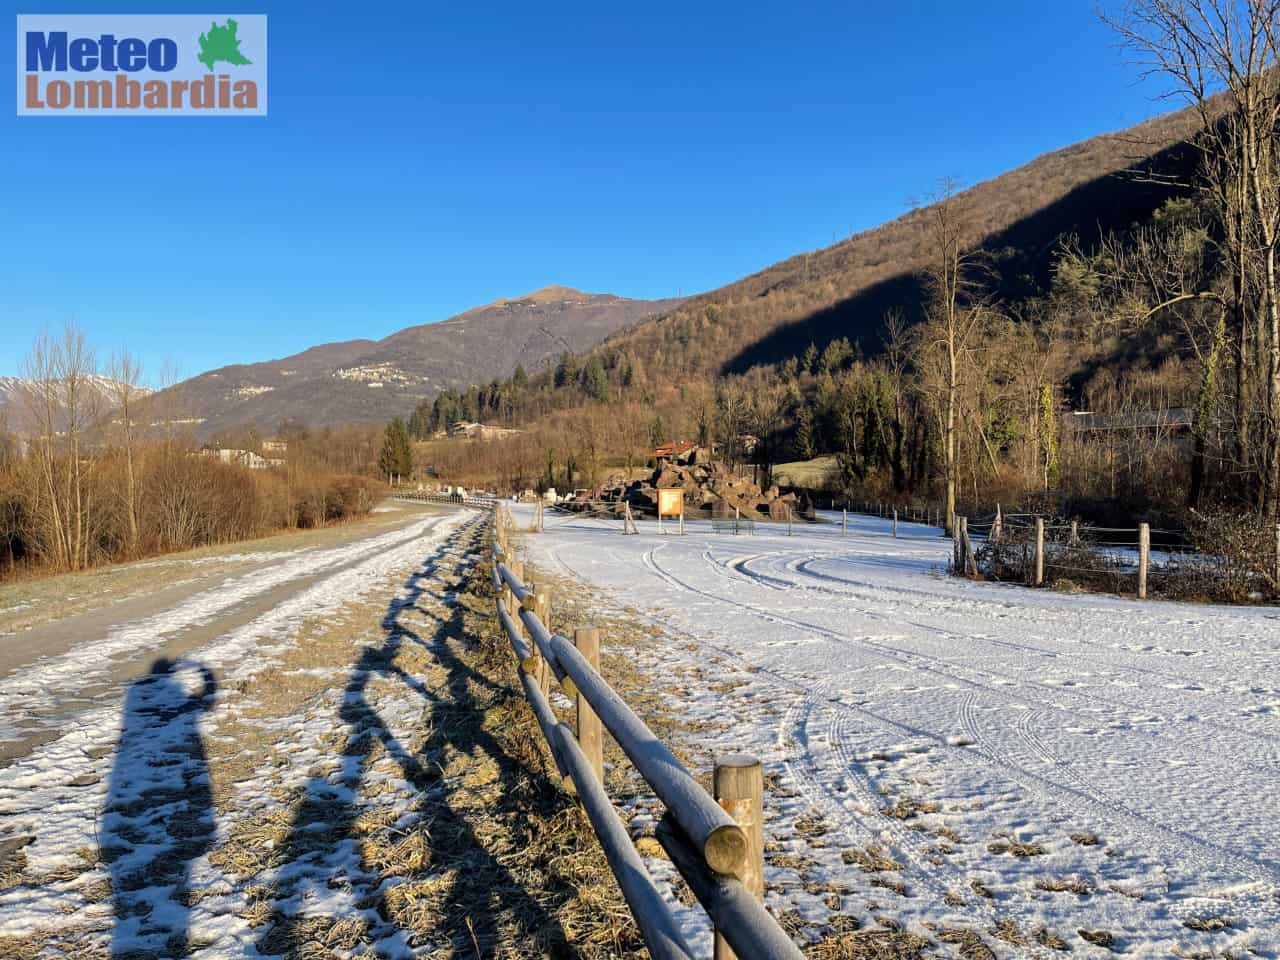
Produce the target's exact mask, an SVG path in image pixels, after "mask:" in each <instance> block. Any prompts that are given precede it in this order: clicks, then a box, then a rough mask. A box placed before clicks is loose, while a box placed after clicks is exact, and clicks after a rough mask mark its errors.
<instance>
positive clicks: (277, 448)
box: [262, 439, 289, 454]
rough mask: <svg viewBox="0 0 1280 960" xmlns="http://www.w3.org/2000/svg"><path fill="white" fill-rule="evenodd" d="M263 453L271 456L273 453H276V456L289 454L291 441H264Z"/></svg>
mask: <svg viewBox="0 0 1280 960" xmlns="http://www.w3.org/2000/svg"><path fill="white" fill-rule="evenodd" d="M262 452H263V453H264V454H271V453H274V454H282V453H288V452H289V441H288V440H278V439H276V440H263V441H262Z"/></svg>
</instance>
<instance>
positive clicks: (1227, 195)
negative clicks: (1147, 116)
mask: <svg viewBox="0 0 1280 960" xmlns="http://www.w3.org/2000/svg"><path fill="white" fill-rule="evenodd" d="M1278 20H1280V0H1131V2H1129V3H1128V4H1127V5H1126V7H1125V11H1124V15H1123V16H1121V17H1119V18H1116V19H1112V20H1109V21H1108V22H1110V23H1111V25H1112V26H1113V27H1114V28H1115V29H1116V30H1117V31H1118V32H1119V34H1120V36H1121V37H1122V38H1123V39H1124V40H1125V42H1126V43H1127V44H1128V45H1129V46H1130V48H1131V49H1133V50H1135V51H1137V52H1138V54H1139V55H1140V57H1141V59H1142V63H1143V66H1144V67H1145V68H1146V70H1147V71H1148V72H1149V73H1151V74H1158V75H1160V76H1163V77H1165V78H1167V79H1168V80H1170V81H1172V83H1173V86H1174V93H1175V95H1178V96H1181V97H1183V98H1184V99H1186V100H1187V101H1189V102H1190V103H1191V104H1192V105H1193V106H1194V107H1195V108H1196V109H1197V110H1198V111H1199V113H1200V116H1201V127H1202V130H1201V138H1200V143H1201V146H1202V149H1203V150H1204V152H1205V155H1206V172H1207V174H1208V176H1207V177H1206V180H1207V183H1208V187H1207V189H1206V192H1207V193H1208V195H1209V196H1210V197H1212V199H1213V200H1214V202H1215V203H1216V204H1217V206H1218V210H1219V214H1220V217H1221V220H1222V223H1223V225H1224V233H1225V234H1226V236H1227V237H1228V242H1229V243H1233V244H1234V245H1235V247H1234V250H1233V251H1232V252H1233V253H1234V255H1235V257H1236V259H1237V262H1236V263H1234V264H1233V267H1232V273H1233V278H1232V280H1233V288H1234V290H1235V291H1236V292H1237V295H1238V298H1239V300H1238V304H1237V305H1236V309H1235V310H1233V314H1234V316H1235V318H1236V323H1237V329H1236V330H1235V331H1234V333H1235V339H1236V352H1237V355H1238V356H1239V357H1240V360H1239V362H1238V364H1237V370H1238V376H1239V377H1241V378H1243V376H1244V374H1245V373H1246V371H1247V366H1246V363H1245V357H1246V350H1248V349H1249V347H1250V346H1252V348H1253V349H1254V350H1255V351H1256V355H1257V357H1258V359H1259V360H1265V371H1266V372H1265V387H1264V390H1263V391H1262V393H1263V398H1264V404H1263V407H1264V411H1265V415H1264V418H1263V425H1264V436H1263V438H1262V461H1263V467H1262V477H1261V484H1260V488H1261V489H1260V494H1261V495H1260V498H1259V500H1260V505H1261V507H1262V509H1263V511H1264V512H1265V513H1267V514H1269V515H1274V514H1275V513H1276V512H1277V506H1278V505H1280V449H1278V441H1280V262H1277V256H1278V253H1280V249H1278V248H1280V143H1278V142H1277V137H1276V131H1277V128H1278V126H1280V75H1278V72H1277V70H1276V67H1277V66H1278V65H1280V27H1278V23H1277V21H1278ZM1247 260H1252V261H1253V269H1252V271H1251V270H1250V267H1249V265H1248V264H1247V263H1246V262H1245V261H1247ZM1251 273H1252V275H1253V276H1255V277H1256V278H1257V291H1256V295H1257V308H1256V309H1257V316H1258V320H1259V322H1258V326H1257V331H1256V334H1257V335H1256V338H1255V339H1254V341H1253V343H1252V344H1250V343H1249V338H1248V336H1247V335H1246V332H1245V322H1244V317H1245V315H1246V304H1245V298H1246V295H1247V290H1246V287H1247V281H1248V277H1249V276H1250V274H1251ZM1246 420H1247V416H1244V417H1241V423H1240V424H1239V425H1238V426H1237V430H1238V431H1243V432H1244V436H1245V438H1247V436H1248V426H1247V423H1246V422H1245V421H1246Z"/></svg>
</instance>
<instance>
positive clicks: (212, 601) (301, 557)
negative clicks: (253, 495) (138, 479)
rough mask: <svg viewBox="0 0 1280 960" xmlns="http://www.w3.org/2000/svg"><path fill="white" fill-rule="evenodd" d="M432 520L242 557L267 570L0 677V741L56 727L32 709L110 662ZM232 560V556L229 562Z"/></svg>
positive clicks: (352, 559) (296, 606)
mask: <svg viewBox="0 0 1280 960" xmlns="http://www.w3.org/2000/svg"><path fill="white" fill-rule="evenodd" d="M438 519H439V518H429V519H423V520H417V521H415V522H414V523H412V524H409V525H407V526H402V527H396V528H395V529H393V530H390V531H388V532H386V533H382V534H379V535H378V536H374V537H368V538H365V539H363V540H358V541H356V542H355V543H351V544H343V545H342V546H338V547H332V548H329V549H320V550H317V549H297V550H288V551H281V552H279V553H264V554H246V555H244V556H246V557H250V558H253V557H257V558H261V559H265V560H267V561H269V562H268V565H266V566H264V567H260V568H258V569H255V570H254V571H252V572H250V573H246V574H242V575H239V576H235V577H232V578H231V579H229V580H227V581H225V582H222V583H219V584H218V585H217V586H215V587H212V588H210V589H207V590H202V591H199V592H197V593H194V594H193V595H192V596H191V597H189V598H188V599H187V601H186V602H185V603H183V604H182V605H181V606H180V607H177V608H175V609H171V610H165V611H163V612H162V613H158V614H156V615H154V616H150V617H145V618H143V619H140V620H135V621H132V622H128V623H124V624H121V625H119V626H116V627H113V628H111V629H109V630H107V631H105V632H104V633H103V635H102V636H98V637H86V638H84V639H83V640H81V641H79V642H77V644H76V646H75V647H74V648H72V649H71V650H68V651H67V652H65V653H63V654H60V655H58V656H54V657H44V658H42V659H40V660H38V661H36V662H35V663H33V664H31V665H29V666H26V667H24V668H23V669H21V670H17V671H15V672H13V673H11V674H9V675H8V676H6V677H0V740H5V739H11V740H17V739H20V738H21V736H22V735H23V734H24V733H25V734H29V733H30V732H31V731H32V729H33V728H38V727H37V726H36V724H37V722H38V721H40V720H43V721H45V722H46V723H50V722H61V718H58V717H55V718H51V719H50V718H43V717H38V715H37V714H36V710H37V708H38V707H40V706H41V705H44V704H47V703H49V702H50V701H55V700H59V699H62V698H66V697H69V696H73V695H74V694H75V693H76V692H77V691H78V690H80V689H82V688H83V687H85V686H86V685H88V684H91V683H93V682H95V681H99V680H102V679H103V678H105V677H106V676H108V675H109V674H110V671H111V668H112V665H113V664H114V663H115V662H117V660H118V659H120V658H123V657H136V656H137V655H138V654H139V652H143V651H147V650H152V649H157V648H159V647H162V646H163V645H164V644H165V642H166V641H167V640H169V639H171V638H173V637H174V636H176V635H177V634H179V633H181V632H182V631H183V630H186V629H188V628H190V627H193V626H196V625H199V624H202V623H205V622H208V621H209V620H211V619H214V618H216V617H217V616H218V615H220V614H223V613H225V612H227V611H229V610H231V609H233V608H234V607H236V606H237V605H240V604H243V603H244V602H246V601H248V600H250V599H252V598H254V597H257V596H261V595H262V594H265V593H267V592H269V591H271V590H273V589H275V588H277V587H280V586H282V585H284V584H287V583H289V582H290V581H293V580H297V579H299V578H302V577H310V576H316V575H319V574H324V573H326V572H330V571H334V570H338V569H341V568H345V567H348V566H350V565H352V564H353V563H358V562H359V561H362V560H365V559H368V558H370V557H378V556H387V555H393V554H396V551H397V550H399V549H400V548H403V547H404V546H406V545H411V544H413V543H415V542H416V541H419V540H420V539H421V537H422V536H423V534H424V533H425V531H426V530H427V529H429V528H430V527H432V526H433V525H434V524H435V523H436V522H437V520H438ZM396 555H398V554H396ZM235 558H236V555H233V557H232V559H235ZM309 609H310V608H309V607H308V606H307V605H306V604H303V603H299V602H298V601H297V599H296V598H295V599H294V601H293V602H292V605H291V606H288V607H277V608H276V610H275V611H273V614H272V615H273V616H276V617H277V618H279V617H281V615H282V614H283V615H284V617H283V619H282V620H281V623H282V624H284V625H287V624H288V623H289V622H291V621H296V619H297V618H298V617H301V616H306V615H308V611H309Z"/></svg>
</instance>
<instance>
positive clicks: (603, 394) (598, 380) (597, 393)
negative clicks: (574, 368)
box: [582, 356, 609, 402]
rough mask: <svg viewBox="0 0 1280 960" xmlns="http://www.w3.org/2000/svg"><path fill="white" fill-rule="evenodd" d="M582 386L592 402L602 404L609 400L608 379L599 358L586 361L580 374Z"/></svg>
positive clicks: (594, 357)
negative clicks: (597, 401) (595, 401)
mask: <svg viewBox="0 0 1280 960" xmlns="http://www.w3.org/2000/svg"><path fill="white" fill-rule="evenodd" d="M582 386H583V389H584V390H586V392H587V396H589V397H591V398H592V399H593V400H599V401H601V402H603V401H605V400H608V399H609V378H608V377H606V376H605V372H604V366H603V365H602V364H601V363H600V358H599V357H596V356H593V357H592V358H591V359H590V360H588V361H587V366H586V369H584V370H583V372H582Z"/></svg>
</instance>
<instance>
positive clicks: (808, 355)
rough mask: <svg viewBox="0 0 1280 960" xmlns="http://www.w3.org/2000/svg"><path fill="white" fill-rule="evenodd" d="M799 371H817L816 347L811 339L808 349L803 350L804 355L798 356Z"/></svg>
mask: <svg viewBox="0 0 1280 960" xmlns="http://www.w3.org/2000/svg"><path fill="white" fill-rule="evenodd" d="M800 371H801V372H802V373H817V372H818V348H817V347H816V346H815V345H814V344H813V342H812V341H811V342H810V343H809V347H808V349H806V350H805V352H804V356H803V357H801V358H800Z"/></svg>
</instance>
